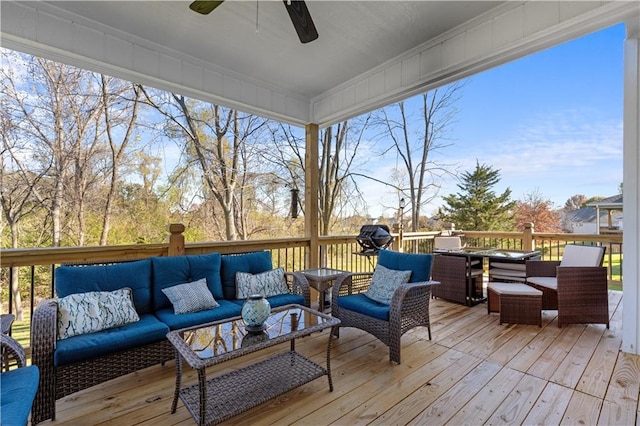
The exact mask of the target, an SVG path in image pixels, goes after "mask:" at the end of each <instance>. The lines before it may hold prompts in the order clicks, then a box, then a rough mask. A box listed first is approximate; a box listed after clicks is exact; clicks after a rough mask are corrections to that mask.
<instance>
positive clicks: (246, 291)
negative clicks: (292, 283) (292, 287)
mask: <svg viewBox="0 0 640 426" xmlns="http://www.w3.org/2000/svg"><path fill="white" fill-rule="evenodd" d="M287 293H289V287H288V286H287V281H286V279H285V277H284V269H283V268H276V269H272V270H271V271H266V272H262V273H260V274H255V275H254V274H249V273H247V272H236V299H246V298H247V297H249V296H251V295H252V294H261V295H263V296H264V297H269V296H276V295H278V294H287Z"/></svg>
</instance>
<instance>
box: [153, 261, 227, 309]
mask: <svg viewBox="0 0 640 426" xmlns="http://www.w3.org/2000/svg"><path fill="white" fill-rule="evenodd" d="M220 257H221V256H220V253H209V254H200V255H188V256H164V257H152V258H151V264H152V269H153V307H154V311H158V310H160V309H163V308H167V307H171V306H172V305H171V302H170V301H169V299H168V298H167V296H166V295H165V294H164V293H163V292H162V289H164V288H167V287H173V286H176V285H178V284H185V283H192V282H194V281H198V280H199V279H202V278H206V279H207V287H209V290H210V291H211V294H212V295H213V297H214V299H216V301H218V299H222V298H223V297H224V296H223V294H222V283H221V282H220Z"/></svg>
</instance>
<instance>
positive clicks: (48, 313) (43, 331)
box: [31, 299, 58, 375]
mask: <svg viewBox="0 0 640 426" xmlns="http://www.w3.org/2000/svg"><path fill="white" fill-rule="evenodd" d="M57 330H58V303H57V302H56V300H55V299H46V300H43V301H41V302H40V303H39V304H38V306H37V307H36V309H35V311H34V312H33V319H32V320H31V363H32V364H35V365H37V366H38V367H39V368H40V370H41V373H42V374H43V375H44V374H45V372H46V371H47V369H51V371H53V353H54V352H55V350H56V341H57ZM43 370H44V371H43Z"/></svg>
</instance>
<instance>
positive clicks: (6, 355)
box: [0, 334, 27, 367]
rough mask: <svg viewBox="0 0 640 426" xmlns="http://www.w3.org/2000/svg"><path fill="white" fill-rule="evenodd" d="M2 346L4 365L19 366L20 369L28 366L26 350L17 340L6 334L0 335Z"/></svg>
mask: <svg viewBox="0 0 640 426" xmlns="http://www.w3.org/2000/svg"><path fill="white" fill-rule="evenodd" d="M0 344H1V345H2V358H3V359H2V362H3V363H5V364H6V365H8V366H12V365H17V366H18V367H25V366H26V365H27V357H26V356H25V353H24V348H23V347H22V346H21V345H20V343H18V341H17V340H16V339H14V338H13V337H11V336H8V335H6V334H0Z"/></svg>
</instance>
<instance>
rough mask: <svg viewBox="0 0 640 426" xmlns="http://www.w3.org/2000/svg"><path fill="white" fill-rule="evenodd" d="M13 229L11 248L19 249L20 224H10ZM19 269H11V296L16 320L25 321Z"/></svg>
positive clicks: (13, 222)
mask: <svg viewBox="0 0 640 426" xmlns="http://www.w3.org/2000/svg"><path fill="white" fill-rule="evenodd" d="M9 227H10V229H11V247H12V248H18V224H17V223H16V222H15V221H12V222H11V223H10V224H9ZM18 271H19V268H11V272H12V274H11V294H12V296H13V308H14V312H15V313H16V320H18V321H22V320H23V319H24V309H23V308H22V298H21V297H20V280H19V277H18Z"/></svg>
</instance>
